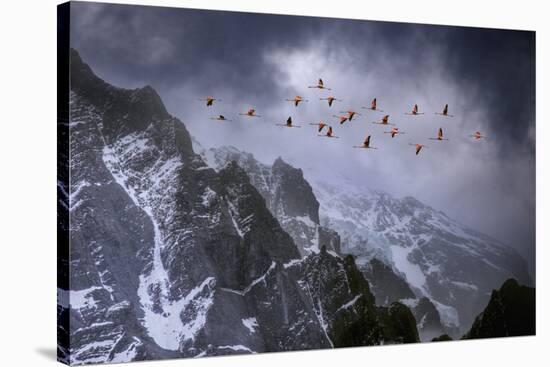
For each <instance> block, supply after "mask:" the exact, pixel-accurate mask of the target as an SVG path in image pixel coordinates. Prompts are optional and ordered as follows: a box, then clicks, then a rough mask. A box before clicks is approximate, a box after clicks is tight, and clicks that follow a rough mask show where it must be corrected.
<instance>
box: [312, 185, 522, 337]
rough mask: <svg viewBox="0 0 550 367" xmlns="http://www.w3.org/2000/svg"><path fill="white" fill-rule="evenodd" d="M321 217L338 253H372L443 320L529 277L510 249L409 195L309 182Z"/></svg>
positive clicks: (466, 319)
mask: <svg viewBox="0 0 550 367" xmlns="http://www.w3.org/2000/svg"><path fill="white" fill-rule="evenodd" d="M313 188H314V192H315V195H316V197H317V198H318V200H319V203H320V217H321V223H322V224H323V225H325V226H327V227H330V228H332V229H334V230H336V231H337V232H338V233H339V234H340V236H341V243H342V245H341V247H342V252H344V253H351V254H354V255H355V256H356V257H357V261H358V264H360V265H365V264H367V263H368V262H369V261H370V259H372V258H377V259H380V260H382V261H383V262H385V263H386V264H388V265H389V266H391V267H392V268H393V269H394V270H395V271H396V272H397V273H398V274H401V275H402V276H403V278H404V279H405V280H406V281H407V283H408V284H409V285H410V286H411V288H412V289H413V291H414V292H415V294H416V295H417V296H418V297H427V298H428V299H429V300H431V302H432V303H433V304H434V305H435V307H436V308H437V309H438V311H439V313H440V316H441V320H442V322H443V323H444V324H445V325H446V326H448V327H459V328H460V329H461V330H464V328H467V327H469V325H471V323H472V321H473V319H474V317H475V315H477V314H478V313H479V312H480V311H481V309H482V307H483V305H484V304H486V302H487V300H488V297H489V295H490V292H491V290H492V289H494V288H496V287H498V286H499V284H501V283H502V282H503V281H504V280H505V279H508V278H510V277H514V278H516V279H520V280H521V281H522V282H526V283H528V284H529V283H530V278H529V275H528V272H527V266H526V263H525V261H524V259H523V258H521V256H520V255H519V254H517V253H516V251H515V250H513V249H512V248H511V247H508V246H506V245H504V244H502V243H500V242H499V241H497V240H495V239H493V238H490V237H489V236H486V235H484V234H481V233H479V232H477V231H475V230H472V229H470V228H468V227H466V226H464V225H462V224H460V223H459V222H457V221H455V220H453V219H451V218H449V217H448V216H447V215H445V213H443V212H441V211H438V210H435V209H433V208H431V207H429V206H427V205H424V204H422V203H421V202H419V201H418V200H416V199H414V198H412V197H405V198H395V197H393V196H391V195H390V194H388V193H384V192H380V191H374V190H369V189H365V188H363V187H362V188H360V189H359V188H357V187H354V186H353V185H350V184H349V183H342V184H340V183H336V184H335V183H333V184H332V185H331V184H328V183H326V182H323V183H322V184H320V183H319V184H317V183H313Z"/></svg>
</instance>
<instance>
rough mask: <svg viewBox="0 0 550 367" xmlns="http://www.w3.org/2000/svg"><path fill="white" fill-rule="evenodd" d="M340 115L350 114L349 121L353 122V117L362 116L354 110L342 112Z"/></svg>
mask: <svg viewBox="0 0 550 367" xmlns="http://www.w3.org/2000/svg"><path fill="white" fill-rule="evenodd" d="M340 113H347V114H348V120H350V121H351V120H352V119H353V116H355V115H357V116H360V115H361V114H360V113H359V112H355V111H354V110H348V111H340Z"/></svg>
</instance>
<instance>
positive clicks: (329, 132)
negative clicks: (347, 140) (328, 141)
mask: <svg viewBox="0 0 550 367" xmlns="http://www.w3.org/2000/svg"><path fill="white" fill-rule="evenodd" d="M320 130H321V129H320ZM320 130H319V131H320ZM317 136H322V137H325V138H339V137H338V136H334V135H332V126H329V127H328V131H327V133H326V134H325V135H323V134H318V135H317Z"/></svg>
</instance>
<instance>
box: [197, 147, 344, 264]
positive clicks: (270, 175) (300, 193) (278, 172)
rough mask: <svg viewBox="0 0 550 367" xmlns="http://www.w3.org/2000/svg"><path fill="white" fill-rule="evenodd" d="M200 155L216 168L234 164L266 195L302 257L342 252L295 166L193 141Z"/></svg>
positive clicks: (268, 203)
mask: <svg viewBox="0 0 550 367" xmlns="http://www.w3.org/2000/svg"><path fill="white" fill-rule="evenodd" d="M194 144H195V147H196V148H197V150H198V153H199V154H200V155H201V156H202V157H203V159H204V160H205V161H206V162H207V163H208V164H209V165H210V166H211V167H214V168H216V169H220V168H222V167H224V166H225V165H226V164H227V163H228V162H231V161H235V162H237V163H238V164H239V166H241V167H242V168H243V169H244V170H245V171H246V173H247V174H248V176H249V177H250V182H251V183H252V184H253V185H254V187H256V189H257V190H258V192H259V193H260V194H261V195H262V196H263V198H264V200H265V202H266V205H267V207H268V208H269V210H270V211H271V213H272V214H273V215H274V216H275V217H276V218H277V219H278V221H279V223H280V224H281V226H282V227H283V229H284V230H285V231H286V232H288V233H289V234H290V235H291V236H292V238H293V239H294V242H295V243H296V245H297V246H298V249H299V251H300V254H301V255H302V256H303V255H307V254H310V253H316V252H319V249H320V248H321V247H322V246H326V247H327V249H329V250H331V251H334V252H336V253H340V236H339V235H338V233H337V232H335V231H334V230H331V229H330V228H327V227H325V226H321V225H319V202H318V201H317V198H316V197H315V194H314V193H313V189H312V187H311V186H310V184H309V182H308V181H307V180H306V179H305V178H304V174H303V172H302V170H301V169H299V168H295V167H292V166H291V165H289V164H288V163H286V162H285V161H283V160H282V159H281V158H277V159H276V160H275V161H274V162H273V164H272V165H266V164H263V163H261V162H259V161H258V160H256V159H255V158H254V156H253V155H252V154H250V153H247V152H243V151H240V150H238V149H236V148H234V147H220V148H210V149H208V150H206V149H204V148H203V147H202V146H201V145H200V144H199V143H198V142H194Z"/></svg>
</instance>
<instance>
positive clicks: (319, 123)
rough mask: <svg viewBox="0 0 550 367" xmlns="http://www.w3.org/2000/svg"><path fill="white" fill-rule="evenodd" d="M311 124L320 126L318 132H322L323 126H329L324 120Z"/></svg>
mask: <svg viewBox="0 0 550 367" xmlns="http://www.w3.org/2000/svg"><path fill="white" fill-rule="evenodd" d="M310 125H315V126H319V129H318V130H317V132H321V131H322V130H323V128H324V127H325V126H327V124H325V123H324V122H323V121H321V122H317V123H310Z"/></svg>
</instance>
